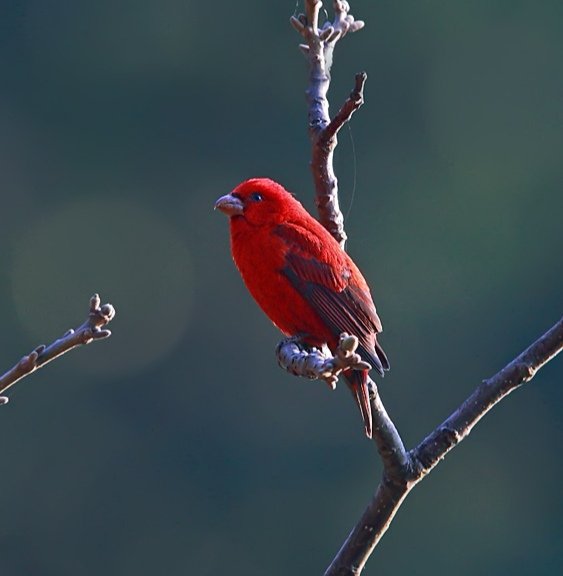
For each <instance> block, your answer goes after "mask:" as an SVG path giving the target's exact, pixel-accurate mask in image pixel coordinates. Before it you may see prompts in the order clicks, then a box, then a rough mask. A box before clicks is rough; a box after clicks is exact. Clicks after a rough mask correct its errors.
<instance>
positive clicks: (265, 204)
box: [215, 178, 303, 226]
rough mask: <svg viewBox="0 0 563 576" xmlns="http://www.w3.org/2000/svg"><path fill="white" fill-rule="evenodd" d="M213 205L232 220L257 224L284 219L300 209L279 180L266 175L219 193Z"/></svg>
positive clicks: (274, 222)
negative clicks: (227, 191) (228, 191)
mask: <svg viewBox="0 0 563 576" xmlns="http://www.w3.org/2000/svg"><path fill="white" fill-rule="evenodd" d="M215 209H216V210H221V212H223V213H224V214H226V215H227V216H229V217H230V218H231V221H233V222H235V221H236V220H238V219H243V220H245V221H246V222H247V223H248V224H251V225H255V226H260V225H264V224H279V223H280V222H283V221H287V220H288V219H289V217H290V215H291V213H292V212H294V211H301V210H303V207H302V206H301V204H300V203H299V202H298V201H297V200H296V199H295V198H294V197H293V195H292V194H290V193H289V192H288V191H287V190H286V189H285V188H284V187H283V186H282V185H281V184H278V183H277V182H274V181H273V180H270V179H269V178H251V179H250V180H245V181H244V182H242V183H241V184H239V185H238V186H237V187H236V188H235V189H234V190H233V191H232V192H231V193H230V194H226V195H225V196H221V198H219V200H217V202H215Z"/></svg>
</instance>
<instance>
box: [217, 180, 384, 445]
mask: <svg viewBox="0 0 563 576" xmlns="http://www.w3.org/2000/svg"><path fill="white" fill-rule="evenodd" d="M215 208H216V209H218V210H221V212H224V213H225V214H226V215H227V216H229V218H230V231H231V250H232V255H233V259H234V261H235V264H236V266H237V268H238V269H239V272H240V273H241V276H242V278H243V280H244V283H245V284H246V287H247V288H248V290H249V291H250V293H251V294H252V296H253V297H254V299H255V300H256V302H257V303H258V305H259V306H260V307H261V308H262V310H263V311H264V312H265V313H266V315H267V316H268V317H269V318H270V320H271V321H272V322H273V323H274V324H275V325H276V326H277V327H278V328H279V329H280V330H281V331H282V332H283V333H284V334H285V335H286V336H295V337H299V338H300V340H301V341H302V342H304V343H305V344H307V345H310V346H322V345H323V344H327V345H328V347H329V349H330V350H331V352H333V353H334V352H335V350H336V348H337V346H338V341H339V336H340V334H341V333H342V332H347V333H349V334H353V335H354V336H356V337H357V338H358V341H359V345H358V349H357V352H358V353H359V355H360V357H361V358H362V360H364V361H366V362H368V363H369V364H370V365H371V366H372V368H374V369H375V370H377V372H378V373H379V374H380V375H381V376H383V372H384V370H388V369H389V362H388V360H387V357H386V356H385V352H384V351H383V349H382V348H381V346H380V345H379V343H378V342H377V334H378V333H379V332H381V330H382V328H381V321H380V320H379V317H378V315H377V313H376V311H375V306H374V303H373V300H372V297H371V294H370V290H369V287H368V285H367V282H366V281H365V279H364V277H363V276H362V273H361V272H360V271H359V270H358V267H357V266H356V265H355V264H354V262H353V261H352V259H351V258H350V256H348V254H347V253H346V252H344V250H343V249H342V248H341V247H340V245H339V244H338V242H337V241H336V240H335V239H334V238H333V237H332V236H331V234H330V233H329V232H328V231H327V230H326V229H325V228H324V226H322V225H321V224H320V223H319V222H318V221H317V220H316V219H315V218H313V217H312V216H311V215H310V214H309V213H308V212H307V211H306V210H305V208H304V207H303V206H302V205H301V203H300V202H299V201H298V200H297V199H296V198H295V197H294V196H293V195H292V194H290V193H289V192H288V191H287V190H285V188H284V187H283V186H281V185H280V184H278V183H277V182H274V181H273V180H269V179H267V178H252V179H250V180H246V181H245V182H242V183H241V184H239V185H238V186H237V187H236V188H235V189H234V190H233V191H232V192H231V193H230V194H227V195H226V196H222V197H221V198H219V199H218V200H217V202H216V203H215ZM343 376H344V378H345V380H346V383H347V385H348V387H349V388H350V390H351V391H352V394H353V395H354V398H355V400H356V402H357V404H358V407H359V409H360V412H361V414H362V418H363V421H364V427H365V432H366V435H367V436H368V437H369V438H371V434H372V417H371V409H370V403H369V390H368V384H367V379H368V370H346V371H344V373H343Z"/></svg>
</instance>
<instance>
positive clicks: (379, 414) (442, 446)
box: [325, 318, 563, 576]
mask: <svg viewBox="0 0 563 576" xmlns="http://www.w3.org/2000/svg"><path fill="white" fill-rule="evenodd" d="M562 349H563V318H561V319H560V320H559V322H557V323H556V324H555V325H554V326H553V327H552V328H551V329H550V330H548V331H547V332H546V333H545V334H544V335H543V336H542V337H541V338H538V340H536V341H535V342H534V343H533V344H532V345H531V346H530V347H529V348H527V349H526V350H525V351H524V352H522V353H521V354H520V355H519V356H517V357H516V358H515V359H514V360H512V362H510V363H509V364H507V365H506V366H505V367H504V368H503V369H502V370H501V371H500V372H498V373H497V374H495V375H494V376H493V377H492V378H489V379H487V380H485V381H483V382H482V383H481V384H480V385H479V386H478V387H477V389H476V390H475V391H474V392H473V393H472V394H471V395H470V396H469V398H467V400H465V402H463V404H462V405H461V406H460V407H459V408H458V409H457V410H456V411H455V412H453V414H452V415H451V416H449V418H447V419H446V420H445V421H444V422H443V423H442V424H440V425H439V426H438V427H437V428H436V429H435V430H434V431H433V432H431V433H430V434H429V435H428V436H427V437H426V438H425V439H424V440H423V441H422V442H421V443H420V444H419V445H418V446H416V448H414V449H412V450H410V451H409V452H408V453H406V452H405V451H404V448H403V444H402V442H401V440H400V438H399V435H398V434H397V433H396V429H395V426H394V425H393V423H392V422H391V420H390V418H389V417H388V416H387V414H386V412H385V408H384V407H383V404H382V403H381V400H380V399H379V398H378V397H377V396H376V397H375V398H373V399H372V415H373V419H374V438H375V440H376V443H377V445H378V450H379V453H380V455H381V457H382V461H383V476H382V478H381V481H380V483H379V486H378V488H377V490H376V493H375V495H374V497H373V498H372V500H371V502H370V503H369V504H368V506H367V508H366V510H365V511H364V513H363V515H362V517H361V518H360V520H359V521H358V523H357V524H356V526H354V528H353V529H352V532H351V533H350V535H349V536H348V538H347V539H346V541H345V542H344V544H343V546H342V548H341V549H340V551H339V552H338V554H337V555H336V557H335V559H334V560H333V561H332V563H331V565H330V566H329V567H328V569H327V571H326V572H325V576H357V575H358V574H360V573H361V571H362V570H363V568H364V566H365V564H366V562H367V560H368V558H369V556H370V555H371V553H372V552H373V549H374V548H375V546H376V545H377V543H378V542H379V540H380V539H381V537H382V536H383V534H385V532H386V530H387V528H388V527H389V524H390V523H391V521H392V520H393V517H394V516H395V513H396V512H397V510H398V509H399V507H400V506H401V504H402V503H403V501H404V499H405V498H406V496H407V494H408V493H409V492H410V491H411V490H412V489H413V488H414V486H415V485H416V484H418V482H420V481H421V480H422V479H423V478H424V477H425V476H426V475H427V474H428V473H429V472H430V471H431V470H432V469H433V468H434V467H435V466H436V465H437V464H438V463H439V462H440V461H441V460H442V459H443V458H444V457H445V456H446V454H447V453H448V452H449V451H450V450H452V449H453V448H454V447H455V446H457V445H458V444H459V443H460V442H461V441H462V440H463V439H464V438H466V437H467V436H468V435H469V433H470V432H471V430H472V428H473V426H475V424H477V422H479V420H480V419H481V418H482V417H483V416H484V415H485V414H486V413H487V412H488V411H489V410H490V409H491V408H492V407H493V406H494V405H495V404H497V403H498V402H500V401H501V400H502V399H503V398H504V397H506V396H507V395H508V394H510V392H512V391H513V390H516V388H518V387H519V386H521V385H522V384H524V383H526V382H529V381H530V380H531V379H532V378H533V377H534V375H535V374H536V373H537V371H538V370H539V369H540V368H541V367H542V366H543V365H544V364H546V363H547V362H549V361H550V360H551V359H553V358H554V357H555V356H556V355H557V354H558V353H559V352H561V350H562Z"/></svg>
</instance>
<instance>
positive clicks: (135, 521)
mask: <svg viewBox="0 0 563 576" xmlns="http://www.w3.org/2000/svg"><path fill="white" fill-rule="evenodd" d="M300 4H301V5H302V2H301V3H300ZM295 8H296V7H295V4H294V3H292V2H291V1H287V2H269V3H266V2H259V1H258V0H249V1H247V2H242V3H240V2H239V3H233V2H228V1H226V0H218V1H216V2H214V3H213V4H212V5H211V4H210V5H209V6H206V5H205V4H204V3H202V2H193V1H190V0H135V1H127V0H124V1H121V2H115V1H110V0H99V1H97V2H89V1H86V0H28V1H24V0H19V1H18V0H3V1H2V2H1V3H0V67H1V72H2V80H1V86H0V126H1V129H0V182H1V192H0V193H1V197H2V212H3V218H2V227H1V229H0V235H1V240H2V244H1V246H2V250H1V254H0V273H1V275H2V280H1V282H0V296H1V298H0V306H1V316H2V319H3V330H2V332H3V335H4V336H3V346H2V350H1V353H0V360H1V365H2V366H3V368H5V369H7V368H9V367H10V366H11V365H12V364H13V363H14V362H15V361H16V360H17V359H18V358H19V357H20V356H21V355H22V354H23V353H24V352H27V351H29V350H30V349H31V348H32V347H34V346H36V345H37V344H39V343H41V342H48V341H50V340H52V339H53V338H55V337H57V336H59V335H60V334H61V333H62V332H64V331H65V330H66V329H67V328H69V327H70V326H75V325H77V324H79V323H80V322H82V320H83V318H84V317H85V314H86V311H87V305H88V299H89V297H90V295H91V294H92V293H93V292H95V291H98V292H100V294H101V296H102V300H103V301H110V302H112V303H113V304H114V305H115V306H116V308H117V311H118V315H117V318H116V319H115V321H114V323H113V324H112V326H111V327H112V329H113V331H114V335H113V336H112V338H111V339H110V340H108V341H105V342H102V343H98V344H96V345H94V346H91V347H89V348H88V349H83V350H80V351H77V352H73V353H72V354H71V355H69V356H68V357H66V358H64V359H62V360H59V361H57V362H56V363H54V364H52V365H51V366H49V367H48V368H46V369H45V370H42V371H40V372H39V373H37V374H36V375H33V376H32V377H30V378H29V379H27V380H25V381H24V382H22V383H20V384H18V385H16V386H15V387H14V388H13V389H12V390H11V392H10V396H11V402H10V404H9V405H8V406H6V407H3V408H0V434H1V436H2V438H4V441H3V443H2V462H3V465H2V474H1V475H0V476H1V481H0V511H1V518H2V520H1V521H0V572H1V573H2V574H5V575H10V576H11V575H15V576H19V575H24V574H34V575H42V576H50V575H53V576H55V575H56V576H66V575H73V576H74V575H77V574H78V575H85V576H89V575H99V574H108V575H109V574H116V575H133V574H135V575H138V576H144V575H153V574H166V575H172V576H173V575H184V574H198V575H212V574H233V575H244V576H254V575H256V576H258V575H264V574H268V575H271V576H277V575H286V574H322V572H323V570H324V568H325V567H326V565H328V563H329V562H330V560H331V559H332V557H333V555H334V554H335V553H336V551H337V550H338V548H339V546H340V544H341V543H342V541H343V539H344V538H345V536H346V535H347V534H348V531H349V529H350V528H351V526H352V525H353V524H354V523H355V522H356V519H357V518H358V517H359V514H360V513H361V511H362V510H363V507H364V505H365V504H366V503H367V501H368V499H369V498H370V496H371V494H372V492H373V491H374V489H375V486H376V483H377V481H378V479H379V474H380V468H381V467H380V464H379V462H378V459H377V457H376V454H375V450H374V448H373V446H372V445H371V444H370V443H369V442H367V441H366V440H365V439H364V438H363V435H362V425H361V420H360V417H359V414H358V413H357V409H356V407H355V406H354V403H353V401H352V398H351V396H350V394H349V393H348V391H347V390H346V389H345V387H343V386H340V387H339V388H338V390H337V391H336V392H334V393H331V392H330V391H329V390H328V389H327V388H326V386H325V385H323V384H319V383H315V382H308V381H305V380H301V379H297V378H293V377H291V376H290V375H288V374H286V373H284V372H282V371H281V370H280V369H279V368H278V367H277V365H276V361H275V358H274V353H273V350H274V346H275V344H276V342H277V341H278V334H277V333H276V330H275V329H274V328H273V327H272V326H271V325H270V324H269V323H268V321H267V320H266V319H265V318H264V317H263V316H262V314H261V313H260V311H259V310H258V309H257V307H256V306H255V304H254V303H253V302H252V301H251V299H250V297H249V296H248V294H247V293H246V291H245V289H244V287H243V286H242V282H241V280H240V278H239V276H238V273H237V272H236V270H235V268H234V266H233V264H232V261H231V258H230V254H229V247H228V229H227V222H226V220H225V218H224V217H223V216H222V215H220V214H217V213H214V212H213V210H212V207H213V203H214V201H215V199H216V198H217V197H218V196H220V195H223V194H225V193H226V192H228V191H229V190H231V189H232V188H233V187H234V186H235V185H236V184H237V183H238V182H239V181H240V180H242V179H244V178H247V177H250V176H259V175H268V176H271V177H273V178H276V179H278V180H280V181H281V182H283V183H284V184H285V185H286V186H287V187H288V188H289V189H291V190H292V191H294V192H297V193H298V196H299V197H300V198H301V199H302V200H303V202H304V203H305V204H306V205H307V206H308V207H309V208H312V206H313V202H312V194H311V188H312V186H311V179H310V174H309V169H308V159H309V143H308V139H307V133H306V111H305V102H304V90H305V83H306V67H305V63H304V60H303V58H302V57H301V55H300V53H299V51H298V49H297V47H296V46H297V44H298V41H299V39H298V37H297V35H296V34H295V32H294V31H293V30H292V29H291V27H290V26H289V23H288V18H289V16H290V15H291V14H292V13H293V11H294V10H295ZM353 13H354V14H355V16H356V17H357V18H362V19H365V20H366V22H367V26H366V29H365V30H364V31H362V32H360V33H358V34H355V35H354V36H351V37H349V38H346V40H345V41H344V42H342V43H341V44H340V45H339V48H338V51H337V54H336V64H335V68H334V71H333V72H334V74H333V84H332V91H331V102H332V106H333V109H335V108H336V107H337V106H339V105H340V103H341V102H342V101H343V99H344V98H345V97H346V95H347V94H348V92H349V90H350V89H351V87H352V84H353V74H354V73H355V72H356V71H359V70H362V69H365V70H367V71H368V74H369V79H368V85H367V90H366V100H367V102H366V105H365V106H364V108H362V110H361V111H360V112H359V113H358V114H357V115H356V116H355V117H354V119H353V123H352V132H351V134H350V132H349V130H348V129H346V128H345V129H344V130H343V131H342V133H341V136H340V144H339V148H338V152H337V158H336V168H337V173H338V175H339V179H340V187H341V202H342V205H343V207H344V210H345V211H346V212H348V211H349V215H348V217H347V231H348V233H349V236H350V241H349V245H348V248H349V251H350V253H351V254H352V255H353V256H354V258H355V259H356V261H357V262H358V263H359V265H360V267H361V268H362V269H363V271H364V273H365V275H366V277H367V278H368V280H369V282H370V284H371V286H372V290H373V293H374V295H375V299H376V303H377V305H378V309H379V311H380V315H381V317H382V319H383V323H384V326H385V333H384V335H383V337H382V339H381V341H382V343H383V346H384V347H385V349H386V351H387V353H388V355H389V357H390V360H391V364H392V370H391V372H390V373H389V375H388V377H386V378H385V380H384V381H383V382H382V383H381V386H380V388H381V392H382V396H383V399H384V401H385V403H386V405H387V408H388V410H389V412H390V413H391V415H392V416H393V418H394V419H395V422H396V424H397V425H398V426H399V428H400V430H401V432H402V434H403V436H404V439H405V442H406V443H407V444H408V445H409V446H412V445H413V444H415V443H416V442H418V441H419V440H420V439H421V438H422V437H423V436H424V435H425V434H426V433H428V432H429V431H430V430H431V429H432V428H433V427H434V426H435V425H436V424H438V423H439V422H440V421H441V420H442V419H444V418H445V417H446V416H447V415H448V414H449V413H450V412H451V411H452V410H453V409H454V408H455V407H456V406H457V405H458V404H459V403H460V402H461V401H462V400H463V399H464V398H465V397H466V396H467V395H468V394H469V393H470V391H471V390H472V389H473V388H474V387H475V386H476V385H477V384H478V383H479V382H480V380H481V379H482V378H484V377H487V376H490V375H492V374H493V373H495V372H496V371H497V370H498V369H499V368H501V367H502V366H503V365H504V364H505V363H506V362H507V361H509V360H510V359H511V358H512V357H513V356H514V355H516V354H517V353H518V352H520V351H521V350H522V349H523V348H524V347H525V346H527V345H528V344H529V343H530V342H531V341H532V340H534V339H535V338H536V337H537V336H539V335H540V334H541V333H543V331H545V330H546V329H547V328H549V326H550V325H551V324H552V323H554V322H555V321H556V320H557V319H558V318H559V317H560V314H561V308H562V307H561V304H562V297H561V296H562V284H563V282H562V281H563V251H562V250H561V245H562V233H561V230H562V226H561V222H562V214H563V200H562V193H561V184H562V182H563V162H562V157H561V150H562V147H563V106H562V104H563V102H562V95H563V76H562V74H561V62H562V60H563V3H561V2H560V1H559V0H554V1H550V0H544V1H543V2H533V1H531V0H502V1H501V0H496V1H491V0H474V1H472V2H466V1H462V0H458V1H454V2H444V1H442V2H439V1H422V2H421V1H419V0H416V1H415V0H409V1H402V2H396V1H391V0H377V1H368V0H357V1H355V2H353ZM354 150H355V155H354ZM355 181H356V187H355V194H354V198H353V199H352V190H353V188H354V182H355ZM561 374H562V365H561V360H560V359H558V360H556V361H554V362H553V363H552V364H550V365H548V366H547V367H545V368H544V369H543V370H542V371H541V373H540V374H539V376H538V377H537V379H536V380H534V382H533V383H532V384H530V385H529V386H527V387H526V388H525V389H523V390H520V391H518V392H517V393H516V394H514V395H513V396H512V397H510V398H509V399H508V400H506V401H505V402H503V403H502V405H501V406H499V407H498V408H497V409H495V411H494V413H493V414H492V415H490V416H488V417H487V418H485V420H484V421H483V422H482V423H481V424H480V425H479V426H478V427H477V428H476V429H475V431H474V432H473V433H472V435H471V437H470V438H469V439H468V440H467V441H466V442H465V443H464V444H463V445H462V446H460V447H459V448H458V449H457V450H455V452H454V453H452V454H451V455H450V456H448V458H447V460H446V461H445V462H444V463H443V464H442V465H441V466H440V467H439V468H438V469H436V470H435V471H434V472H433V473H432V475H431V477H430V478H428V479H427V480H426V481H425V482H424V483H423V484H421V485H420V486H419V487H417V489H416V490H415V491H414V493H413V494H412V495H411V496H410V497H409V499H408V500H407V502H406V504H405V505H404V507H403V508H402V509H401V510H400V512H399V513H398V515H397V517H396V519H395V521H394V523H393V525H392V527H391V529H390V530H389V532H388V534H387V535H386V536H385V538H384V539H383V541H382V542H381V545H380V546H379V548H378V549H377V550H376V552H375V554H374V556H373V557H372V559H371V561H370V562H369V563H368V567H367V570H366V574H368V575H369V574H391V573H392V574H394V575H395V576H401V575H412V574H417V575H422V576H424V575H430V574H432V575H434V574H445V573H450V572H455V573H456V574H457V575H458V576H465V575H473V574H495V575H497V576H504V575H506V576H508V575H510V576H519V575H532V574H533V575H536V576H537V575H543V574H550V575H551V574H554V573H556V572H557V571H558V570H559V569H560V567H561V562H562V558H563V556H562V552H561V549H562V548H561V541H562V537H563V521H562V520H561V515H562V513H563V506H562V498H561V496H562V494H561V484H562V481H561V479H562V477H563V462H562V459H561V458H560V453H561V442H562V440H563V426H562V423H563V419H562V416H561V401H562V399H563V392H562V388H561Z"/></svg>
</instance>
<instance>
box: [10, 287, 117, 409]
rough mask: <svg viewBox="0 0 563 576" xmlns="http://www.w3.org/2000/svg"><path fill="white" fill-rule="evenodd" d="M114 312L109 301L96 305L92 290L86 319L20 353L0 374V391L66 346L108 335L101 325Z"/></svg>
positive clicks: (40, 365)
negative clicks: (72, 327)
mask: <svg viewBox="0 0 563 576" xmlns="http://www.w3.org/2000/svg"><path fill="white" fill-rule="evenodd" d="M114 316H115V309H114V307H113V306H112V305H111V304H104V305H102V306H100V297H99V296H98V295H97V294H94V296H92V298H90V311H89V314H88V318H87V319H86V321H85V322H84V323H83V324H82V325H81V326H79V327H78V328H76V330H72V329H70V330H69V331H68V332H66V333H65V334H64V335H63V336H62V337H61V338H59V339H58V340H55V341H54V342H53V343H51V344H49V345H48V346H45V345H41V346H38V347H37V348H35V350H33V351H32V352H30V353H29V354H28V355H27V356H23V357H22V358H21V360H20V361H19V362H18V363H17V364H16V365H15V366H13V367H12V368H11V369H10V370H8V371H7V372H6V373H5V374H4V375H2V376H0V393H2V392H4V391H5V390H7V389H8V388H9V387H10V386H13V385H14V384H15V383H16V382H17V381H18V380H21V379H22V378H24V377H25V376H28V375H29V374H31V373H32V372H35V370H37V369H38V368H41V367H42V366H44V365H45V364H47V363H48V362H50V361H51V360H54V359H55V358H58V357H59V356H62V355H63V354H66V353H67V352H68V351H69V350H72V349H73V348H76V347H78V346H83V345H85V344H90V342H92V341H94V340H103V339H104V338H108V337H109V336H111V332H110V331H109V330H107V329H105V328H104V327H105V326H106V325H107V324H109V323H110V322H111V321H112V320H113V318H114ZM7 402H8V398H6V397H5V396H2V397H0V405H1V404H6V403H7Z"/></svg>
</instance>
